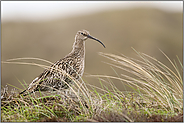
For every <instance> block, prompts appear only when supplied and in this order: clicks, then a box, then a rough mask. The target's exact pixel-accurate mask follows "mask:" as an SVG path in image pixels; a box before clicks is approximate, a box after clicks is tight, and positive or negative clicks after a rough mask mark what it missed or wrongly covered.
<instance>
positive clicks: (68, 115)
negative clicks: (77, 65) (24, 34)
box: [1, 52, 183, 122]
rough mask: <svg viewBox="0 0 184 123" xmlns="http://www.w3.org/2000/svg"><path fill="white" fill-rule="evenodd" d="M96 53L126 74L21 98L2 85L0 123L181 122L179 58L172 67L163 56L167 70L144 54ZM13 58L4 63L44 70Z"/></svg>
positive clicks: (172, 63)
mask: <svg viewBox="0 0 184 123" xmlns="http://www.w3.org/2000/svg"><path fill="white" fill-rule="evenodd" d="M99 54H100V55H101V56H103V57H106V58H108V59H109V60H110V61H112V63H111V62H109V63H107V64H109V65H110V66H112V68H113V70H114V71H115V72H116V70H115V68H118V69H120V70H122V71H126V73H127V74H122V73H123V72H122V73H117V72H116V75H117V77H116V76H108V75H90V76H91V77H97V78H98V79H99V82H100V84H101V87H100V88H99V87H96V86H94V85H91V84H88V83H87V82H84V80H81V82H78V81H75V85H74V86H72V87H70V89H69V90H68V91H64V92H63V91H62V92H61V91H57V92H47V93H46V92H45V93H43V92H38V93H34V94H31V95H28V96H26V97H23V96H20V95H18V90H19V88H16V87H15V88H16V89H13V90H12V91H8V87H7V86H6V87H4V88H3V89H2V91H1V121H2V122H39V121H40V122H45V121H53V122H54V121H58V122H61V121H65V122H66V121H68V122H72V121H73V122H75V121H89V122H102V121H105V122H112V121H124V122H133V121H134V122H138V121H142V122H150V121H151V122H153V121H162V122H164V121H177V122H182V121H183V78H182V71H183V65H182V63H181V62H180V60H179V59H178V62H177V63H176V62H175V61H174V62H172V61H171V60H170V59H169V58H168V57H167V56H166V55H165V54H164V53H163V54H164V55H165V57H166V58H167V59H168V61H169V62H170V63H171V65H172V66H173V68H174V69H171V68H169V67H167V66H166V65H165V64H163V63H162V62H160V61H158V60H157V59H155V58H153V57H151V56H148V55H146V54H144V53H139V52H137V54H138V56H139V58H140V60H138V59H133V58H128V57H126V56H124V55H114V54H109V53H99ZM22 59H23V58H22ZM14 60H20V59H12V60H9V61H6V62H4V63H16V64H17V63H18V64H31V65H37V66H40V67H44V68H45V67H48V66H45V65H40V64H35V63H21V62H14ZM37 60H41V59H37ZM42 61H43V60H42ZM178 64H179V66H178ZM113 80H118V81H119V82H120V83H122V86H123V87H124V89H125V90H126V88H130V89H131V91H121V90H119V89H118V88H117V87H116V86H115V84H114V83H113ZM20 83H21V84H22V85H23V86H25V85H26V83H25V84H23V83H22V82H20ZM127 90H128V89H127Z"/></svg>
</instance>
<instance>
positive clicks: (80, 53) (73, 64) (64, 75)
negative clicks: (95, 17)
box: [19, 30, 105, 96]
mask: <svg viewBox="0 0 184 123" xmlns="http://www.w3.org/2000/svg"><path fill="white" fill-rule="evenodd" d="M87 39H93V40H94V41H97V42H99V43H100V44H101V45H102V46H103V47H104V48H105V45H104V44H103V43H102V42H101V41H100V40H99V39H97V38H95V37H93V36H91V35H90V33H89V31H87V30H81V31H78V32H77V34H76V35H75V41H74V43H73V48H72V51H71V52H70V53H69V54H68V55H66V56H65V57H64V58H62V59H60V60H58V61H56V62H54V64H52V65H51V66H50V67H48V68H45V69H44V71H43V72H42V73H41V74H40V75H39V76H37V77H36V78H35V79H34V80H33V81H32V82H31V83H30V84H29V86H28V87H27V89H25V90H24V91H22V92H21V93H19V95H23V96H26V95H28V94H31V93H33V92H36V91H55V90H66V89H68V88H69V87H70V86H71V85H72V84H73V83H74V81H75V80H80V79H81V77H82V75H83V73H84V63H85V41H86V40H87ZM68 75H69V76H68Z"/></svg>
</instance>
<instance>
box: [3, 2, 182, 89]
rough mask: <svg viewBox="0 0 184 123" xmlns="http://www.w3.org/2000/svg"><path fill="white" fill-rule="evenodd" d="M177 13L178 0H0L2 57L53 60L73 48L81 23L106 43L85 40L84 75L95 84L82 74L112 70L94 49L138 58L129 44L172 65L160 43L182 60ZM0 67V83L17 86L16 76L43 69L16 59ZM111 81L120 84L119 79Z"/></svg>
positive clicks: (172, 56) (31, 74)
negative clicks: (20, 62)
mask: <svg viewBox="0 0 184 123" xmlns="http://www.w3.org/2000/svg"><path fill="white" fill-rule="evenodd" d="M182 19H183V2H182V1H175V2H172V1H169V2H166V1H164V2H161V1H154V2H151V1H144V2H133V1H130V2H125V1H116V2H115V1H114V2H113V1H80V2H79V1H75V2H74V1H65V2H63V1H52V2H51V1H19V2H18V1H2V2H1V35H2V38H1V41H2V47H1V48H2V50H1V51H2V53H1V54H2V57H1V58H2V61H6V60H8V59H12V58H24V57H34V58H42V59H45V60H48V61H51V62H55V61H56V60H59V59H60V58H63V57H64V56H65V55H66V54H68V53H69V52H70V51H71V50H72V45H73V42H74V37H75V34H76V33H77V31H78V30H82V29H86V30H88V31H89V32H90V34H91V35H92V36H94V37H96V38H98V39H100V40H101V41H102V42H103V43H104V44H105V45H106V48H103V47H102V45H100V44H99V43H97V42H95V41H92V40H87V41H86V61H85V72H84V76H83V79H84V80H85V81H87V82H88V83H90V84H92V85H100V84H99V80H98V79H97V78H92V77H87V75H91V74H92V75H94V74H95V75H96V74H98V75H100V74H103V75H113V76H117V75H116V73H115V72H114V70H113V69H112V67H111V66H109V65H107V64H105V63H103V62H109V60H108V59H106V58H103V57H102V56H100V55H98V52H104V53H113V54H117V55H121V54H124V55H126V56H128V57H133V58H138V57H137V54H136V53H135V52H134V51H133V50H132V47H133V48H134V49H136V50H137V51H139V52H143V53H146V54H148V55H150V56H153V57H154V58H156V59H158V60H159V61H161V62H163V63H164V64H166V65H168V66H169V67H171V65H170V63H169V62H168V60H167V59H166V58H165V57H164V55H163V54H162V53H161V52H160V51H159V49H161V50H162V51H163V52H164V53H166V55H167V56H168V57H169V58H170V59H171V60H174V59H175V60H177V57H176V56H178V57H179V59H180V60H181V61H182V60H183V58H182V57H183V55H182V47H183V45H182V44H183V39H182V34H183V33H182V31H183V28H182V26H183V25H182V22H183V20H182ZM24 61H25V62H36V63H40V62H39V61H35V60H34V61H33V60H24ZM182 62H183V61H182ZM1 69H2V78H1V85H2V86H5V85H6V84H12V85H14V86H16V87H19V88H23V87H22V86H21V84H20V83H19V81H21V82H23V81H25V82H26V83H30V82H31V81H32V80H33V79H34V78H35V77H36V76H38V75H39V74H40V73H41V72H42V71H43V68H40V67H37V66H31V65H19V64H2V68H1ZM117 73H121V71H118V70H117ZM115 84H116V85H117V86H118V88H120V89H121V87H122V84H121V83H119V82H115Z"/></svg>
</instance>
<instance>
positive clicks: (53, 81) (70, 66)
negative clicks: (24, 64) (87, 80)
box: [20, 53, 84, 95]
mask: <svg viewBox="0 0 184 123" xmlns="http://www.w3.org/2000/svg"><path fill="white" fill-rule="evenodd" d="M83 72H84V58H81V57H78V58H77V56H76V55H75V54H72V53H71V54H68V55H67V56H65V57H64V58H63V59H60V60H59V61H56V62H55V63H54V64H52V65H51V66H50V67H49V68H47V69H45V70H44V71H43V72H42V73H41V74H40V75H39V76H38V77H36V78H35V79H34V80H33V81H32V83H31V84H30V85H29V87H28V88H27V89H26V90H25V91H23V92H22V93H20V94H23V93H25V92H26V91H27V92H29V93H32V92H35V91H39V90H40V91H50V90H51V91H54V90H63V89H67V88H69V86H70V85H71V84H72V83H73V82H74V81H75V80H79V79H80V77H81V76H82V75H83ZM24 95H25V94H24Z"/></svg>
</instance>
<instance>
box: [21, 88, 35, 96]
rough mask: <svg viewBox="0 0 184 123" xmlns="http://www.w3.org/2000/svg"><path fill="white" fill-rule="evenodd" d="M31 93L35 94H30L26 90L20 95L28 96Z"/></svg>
mask: <svg viewBox="0 0 184 123" xmlns="http://www.w3.org/2000/svg"><path fill="white" fill-rule="evenodd" d="M31 93H33V92H29V91H27V89H26V90H24V91H22V92H20V93H19V95H23V96H27V95H28V94H31Z"/></svg>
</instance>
